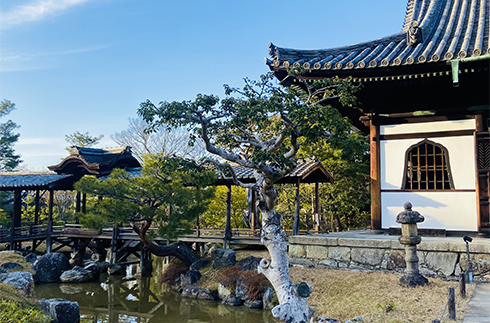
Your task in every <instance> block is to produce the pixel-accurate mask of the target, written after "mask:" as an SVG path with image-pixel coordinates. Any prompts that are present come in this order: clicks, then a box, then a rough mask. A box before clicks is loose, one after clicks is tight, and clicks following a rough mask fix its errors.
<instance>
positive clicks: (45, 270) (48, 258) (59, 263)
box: [31, 252, 70, 283]
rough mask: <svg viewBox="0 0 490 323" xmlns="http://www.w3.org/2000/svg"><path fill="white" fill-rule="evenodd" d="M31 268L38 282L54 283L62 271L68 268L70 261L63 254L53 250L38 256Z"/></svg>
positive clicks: (57, 280)
mask: <svg viewBox="0 0 490 323" xmlns="http://www.w3.org/2000/svg"><path fill="white" fill-rule="evenodd" d="M31 268H32V270H34V271H35V272H36V276H37V277H38V279H39V282H40V283H56V282H59V280H60V276H61V274H62V273H63V271H65V270H68V269H70V262H69V260H68V258H67V257H66V256H65V255H64V254H61V253H57V252H53V253H48V254H45V255H44V256H41V257H39V258H38V259H37V260H36V262H35V263H33V264H32V266H31Z"/></svg>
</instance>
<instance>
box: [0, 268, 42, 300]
mask: <svg viewBox="0 0 490 323" xmlns="http://www.w3.org/2000/svg"><path fill="white" fill-rule="evenodd" d="M0 282H1V283H4V284H9V285H12V286H14V287H15V288H17V289H18V290H19V292H20V293H21V294H22V295H24V296H26V297H31V296H32V292H33V288H34V278H33V277H32V274H31V273H28V272H23V271H16V272H13V273H6V274H0Z"/></svg>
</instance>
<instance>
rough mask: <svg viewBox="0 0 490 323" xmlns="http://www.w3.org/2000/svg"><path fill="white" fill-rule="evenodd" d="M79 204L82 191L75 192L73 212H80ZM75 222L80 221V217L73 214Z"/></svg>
mask: <svg viewBox="0 0 490 323" xmlns="http://www.w3.org/2000/svg"><path fill="white" fill-rule="evenodd" d="M81 204H82V193H80V192H77V195H76V200H75V214H78V213H80V210H81ZM75 223H76V224H79V223H80V219H79V218H78V215H75Z"/></svg>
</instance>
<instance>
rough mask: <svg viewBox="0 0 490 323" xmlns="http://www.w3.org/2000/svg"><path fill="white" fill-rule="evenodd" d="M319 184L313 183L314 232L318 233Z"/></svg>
mask: <svg viewBox="0 0 490 323" xmlns="http://www.w3.org/2000/svg"><path fill="white" fill-rule="evenodd" d="M319 184H320V183H318V182H315V232H316V233H318V231H320V193H319Z"/></svg>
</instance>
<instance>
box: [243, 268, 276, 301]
mask: <svg viewBox="0 0 490 323" xmlns="http://www.w3.org/2000/svg"><path fill="white" fill-rule="evenodd" d="M240 277H241V278H242V281H243V285H245V286H246V287H247V298H248V299H249V300H251V301H256V300H258V299H261V298H262V296H264V292H265V290H266V289H267V287H269V286H270V282H269V280H268V279H267V278H266V277H265V276H264V274H259V273H257V272H256V271H254V270H249V271H244V272H242V273H241V274H240Z"/></svg>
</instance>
